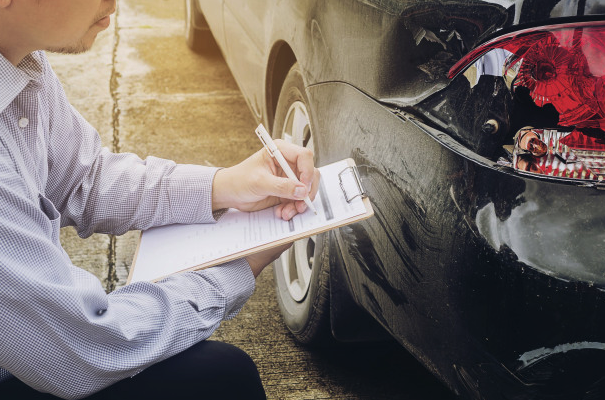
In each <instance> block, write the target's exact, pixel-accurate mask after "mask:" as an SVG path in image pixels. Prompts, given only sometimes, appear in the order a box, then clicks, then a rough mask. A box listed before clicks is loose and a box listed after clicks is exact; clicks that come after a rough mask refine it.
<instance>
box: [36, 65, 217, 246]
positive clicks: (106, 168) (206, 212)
mask: <svg viewBox="0 0 605 400" xmlns="http://www.w3.org/2000/svg"><path fill="white" fill-rule="evenodd" d="M45 71H46V72H45V75H44V79H45V81H46V84H45V85H44V88H45V92H44V93H45V94H44V96H42V100H41V101H42V106H43V108H44V109H48V110H50V114H49V117H48V121H47V122H46V124H47V126H45V127H44V129H43V130H44V131H45V132H47V138H46V141H47V145H48V181H47V183H46V189H45V190H46V194H47V196H48V198H49V199H50V200H51V201H52V203H53V204H54V205H55V206H56V208H57V209H58V211H59V212H60V213H61V225H62V226H66V225H73V226H75V227H76V229H77V231H78V234H79V235H80V236H81V237H87V236H90V235H91V234H92V233H94V232H98V233H113V234H118V235H119V234H123V233H125V232H127V231H129V230H133V229H141V230H142V229H147V228H149V227H152V226H158V225H166V224H171V223H205V222H215V219H214V217H213V214H212V181H213V179H214V175H215V173H216V171H217V168H213V167H205V166H199V165H184V164H176V163H174V162H173V161H169V160H164V159H160V158H157V157H147V158H146V159H145V160H142V159H141V158H139V157H138V156H136V155H135V154H131V153H112V152H110V151H109V150H108V149H107V148H104V147H102V145H101V141H100V138H99V134H98V132H97V131H96V130H95V129H94V128H93V127H92V126H91V125H90V124H89V123H88V122H87V121H86V120H85V119H84V118H83V117H82V116H81V115H80V114H79V113H78V112H77V111H76V110H75V109H74V108H73V107H72V106H71V105H70V104H69V102H68V100H67V98H66V96H65V93H64V91H63V88H62V86H61V84H60V83H59V81H58V79H57V77H56V76H55V74H54V72H53V71H52V68H51V67H50V65H48V63H46V68H45Z"/></svg>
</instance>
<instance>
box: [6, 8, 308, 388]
mask: <svg viewBox="0 0 605 400" xmlns="http://www.w3.org/2000/svg"><path fill="white" fill-rule="evenodd" d="M114 9H115V0H0V204H1V205H2V206H1V207H0V243H2V245H1V246H2V247H1V250H0V398H2V399H10V398H27V399H29V398H40V399H51V398H56V397H55V396H57V397H62V398H83V397H87V396H88V397H90V398H95V399H100V398H112V399H119V398H129V399H136V398H141V399H156V398H158V399H160V398H162V399H165V398H168V397H169V396H170V397H173V398H178V399H187V398H209V399H215V398H227V399H234V398H245V399H255V398H264V391H263V389H262V384H261V382H260V378H259V376H258V372H257V370H256V367H255V366H254V363H253V362H252V361H251V360H250V358H249V357H248V356H247V355H246V354H245V353H243V352H242V351H241V350H239V349H237V348H235V347H233V346H230V345H228V344H224V343H219V342H211V341H205V339H206V338H208V337H209V336H210V335H211V334H212V332H213V331H214V330H215V329H216V328H217V327H218V325H219V324H220V321H221V320H222V319H227V318H232V317H233V316H235V315H236V314H237V312H238V311H239V309H240V308H241V307H242V306H243V304H244V303H245V301H246V300H247V299H248V297H249V296H250V295H251V293H252V291H253V289H254V277H256V276H257V275H258V274H259V273H260V272H261V271H262V270H263V268H264V267H265V266H266V265H267V264H269V263H270V262H272V261H273V260H274V259H275V258H277V257H278V256H279V254H280V252H281V251H283V250H284V248H281V249H276V250H269V251H266V252H263V253H259V254H255V255H253V256H250V257H247V258H246V259H241V260H236V261H233V262H229V263H226V264H223V265H220V266H216V267H213V268H210V269H207V270H204V271H199V272H187V273H181V274H175V275H173V276H171V277H169V278H167V279H165V280H164V281H162V282H159V283H148V282H138V283H135V284H132V285H128V286H126V287H123V288H121V289H119V290H116V291H115V292H113V293H110V294H106V293H105V291H104V290H103V288H102V287H101V285H100V283H99V281H98V280H97V279H96V278H95V277H94V276H92V275H91V274H89V273H87V272H86V271H83V270H81V269H79V268H77V267H75V266H73V265H72V264H71V262H70V260H69V258H68V257H67V255H66V253H65V252H64V251H63V249H62V248H61V244H60V242H59V228H60V226H65V225H74V226H75V227H76V229H77V230H78V233H79V234H80V235H81V236H84V237H85V236H88V235H90V234H92V233H93V232H106V233H114V234H121V233H124V232H126V231H127V230H129V229H146V228H148V227H151V226H155V225H163V224H169V223H194V222H209V223H210V222H214V221H215V218H214V215H215V214H216V212H217V211H219V210H221V209H225V208H228V207H234V208H238V209H240V210H246V211H249V210H256V209H262V208H265V207H268V206H272V205H276V204H278V206H277V207H276V213H277V215H278V216H279V217H281V218H283V219H285V220H288V219H290V218H292V217H293V216H294V215H295V214H296V213H300V212H303V211H304V210H305V209H306V205H305V203H304V202H303V201H302V199H303V198H304V197H305V196H306V195H307V194H309V195H310V196H311V197H312V198H313V197H314V196H315V194H316V191H317V183H318V180H319V175H318V172H317V170H316V169H315V168H314V167H313V161H312V154H311V153H310V152H309V151H307V150H305V149H302V148H300V147H296V146H293V145H288V144H287V143H284V142H278V145H279V146H280V149H281V150H282V152H283V153H284V156H285V157H286V158H287V159H288V161H289V162H290V163H291V164H292V166H293V168H294V170H295V172H296V173H297V175H298V176H299V178H300V181H301V182H302V183H296V182H294V181H292V180H289V179H287V178H284V177H282V171H281V170H280V169H279V167H278V166H277V165H276V164H275V163H274V162H273V160H272V159H271V158H270V157H269V156H268V154H267V153H266V152H265V151H260V152H257V153H256V154H254V155H252V156H251V157H250V158H248V159H247V160H245V161H243V162H242V163H240V164H238V165H236V166H233V167H230V168H226V169H220V170H217V169H214V168H207V167H201V166H192V165H176V164H174V163H173V162H170V161H167V160H160V159H157V158H153V157H149V158H148V159H146V160H145V161H143V160H141V159H139V158H138V157H136V156H134V155H132V154H112V153H110V152H109V151H108V150H107V149H103V148H101V145H100V141H99V137H98V134H97V133H96V131H94V129H93V128H92V127H91V126H90V125H89V124H88V123H87V122H86V121H85V120H84V119H83V118H82V117H81V116H80V115H79V114H78V113H77V112H76V111H75V110H74V109H73V108H71V106H70V105H69V104H68V101H67V99H66V97H65V94H64V93H63V90H62V89H61V85H60V84H59V82H58V80H57V78H56V76H55V75H54V73H53V71H52V69H51V67H50V65H49V64H48V62H47V60H46V58H45V55H44V53H43V52H41V51H39V50H50V51H57V52H63V53H77V52H82V51H85V50H87V49H89V48H90V46H91V45H92V43H93V42H94V40H95V38H96V35H97V34H98V32H100V31H101V30H103V29H105V28H106V27H107V26H108V25H109V22H110V21H109V18H110V15H111V14H112V13H113V11H114ZM282 199H290V200H289V201H288V200H282ZM44 393H48V394H44Z"/></svg>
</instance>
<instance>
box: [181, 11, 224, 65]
mask: <svg viewBox="0 0 605 400" xmlns="http://www.w3.org/2000/svg"><path fill="white" fill-rule="evenodd" d="M185 40H186V42H187V46H189V48H190V49H191V50H193V51H195V52H196V53H200V54H202V53H207V52H213V51H215V50H217V45H216V42H215V41H214V37H213V36H212V32H210V27H209V26H208V23H207V22H206V18H204V15H203V14H202V13H201V11H200V10H199V9H198V6H197V1H196V0H185Z"/></svg>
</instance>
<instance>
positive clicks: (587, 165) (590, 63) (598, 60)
mask: <svg viewBox="0 0 605 400" xmlns="http://www.w3.org/2000/svg"><path fill="white" fill-rule="evenodd" d="M502 57H505V61H504V62H503V63H502V64H501V65H500V64H498V63H495V64H496V67H494V61H495V60H496V59H502ZM488 65H489V68H487V67H486V66H488ZM473 66H474V67H476V71H484V72H483V74H485V71H488V70H489V71H490V72H489V73H490V74H491V75H496V76H501V77H503V78H504V79H505V80H506V81H507V82H508V83H509V84H510V86H511V87H510V88H511V90H513V91H516V90H518V89H519V88H524V89H525V90H527V91H528V92H529V96H530V97H531V98H532V99H533V102H534V103H535V104H536V105H537V106H538V107H544V106H545V105H547V104H550V105H552V107H554V109H555V110H556V111H557V112H558V114H559V121H558V125H559V126H560V127H565V129H564V130H567V132H568V134H566V135H565V137H564V138H563V137H561V138H560V143H559V142H557V143H556V144H555V143H548V142H547V144H548V146H547V147H548V150H549V151H548V153H549V155H550V158H552V157H554V156H555V155H557V154H558V155H559V158H561V154H562V150H561V149H558V148H556V146H559V145H560V146H565V148H566V149H568V150H569V151H570V152H571V153H573V154H575V156H574V157H576V158H574V157H572V158H561V160H560V161H562V162H563V163H567V165H566V166H565V167H563V166H558V167H557V171H559V172H560V174H559V175H558V176H564V177H578V178H580V179H603V172H602V168H603V167H604V165H603V158H602V157H603V155H605V132H603V131H605V22H590V23H579V24H568V25H557V26H547V27H542V28H532V29H527V30H523V31H519V32H515V33H511V34H508V35H505V36H502V37H500V38H498V39H495V40H493V41H491V42H488V43H486V44H485V45H483V46H481V47H479V48H477V49H475V50H474V51H472V52H471V53H469V54H468V55H467V56H466V57H464V58H463V59H462V60H460V62H458V63H456V65H454V66H453V67H452V69H451V70H450V73H449V77H450V78H453V77H454V76H456V75H457V74H459V73H461V72H463V71H464V70H466V69H467V68H469V67H473ZM500 68H501V69H500ZM499 69H500V70H499ZM466 75H467V72H465V76H466ZM469 76H472V75H469ZM469 80H471V79H469ZM471 85H473V82H471ZM595 130H596V133H595ZM543 131H544V132H549V130H548V129H544V130H543ZM540 132H541V134H542V130H540ZM534 145H535V143H534ZM522 150H528V149H527V148H526V149H522ZM532 156H533V157H535V156H536V155H535V154H531V152H530V154H529V155H525V156H524V157H522V158H520V159H519V160H520V161H521V163H520V164H521V165H519V166H517V165H515V167H516V168H518V169H520V170H524V171H528V172H533V173H545V174H548V175H551V174H553V175H554V174H557V173H558V172H555V173H552V165H551V164H550V162H551V161H552V162H553V163H554V164H557V160H556V159H553V160H550V159H548V160H547V158H544V157H546V156H540V157H542V158H541V159H540V160H537V159H534V160H533V161H534V163H533V164H532V163H531V162H529V161H531V160H530V158H531V157H532ZM594 157H596V159H595V160H596V164H591V160H592V159H593V158H594ZM545 163H546V164H545ZM572 163H576V164H575V165H574V166H572V165H571V164H572ZM580 164H581V165H580ZM559 167H560V168H559ZM538 169H540V170H541V171H542V172H538Z"/></svg>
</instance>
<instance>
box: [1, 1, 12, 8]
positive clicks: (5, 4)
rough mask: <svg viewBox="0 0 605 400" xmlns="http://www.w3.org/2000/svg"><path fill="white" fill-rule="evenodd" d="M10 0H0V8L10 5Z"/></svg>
mask: <svg viewBox="0 0 605 400" xmlns="http://www.w3.org/2000/svg"><path fill="white" fill-rule="evenodd" d="M11 2H12V0H0V8H6V7H8V6H10V5H11Z"/></svg>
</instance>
